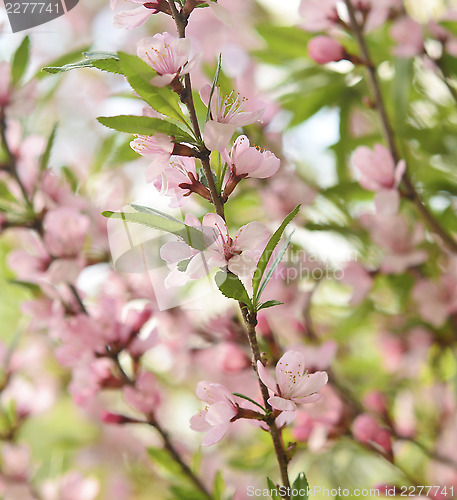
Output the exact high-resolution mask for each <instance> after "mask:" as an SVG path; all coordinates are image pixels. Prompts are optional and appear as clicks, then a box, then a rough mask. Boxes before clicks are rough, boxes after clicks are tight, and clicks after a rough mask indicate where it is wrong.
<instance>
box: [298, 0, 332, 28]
mask: <svg viewBox="0 0 457 500" xmlns="http://www.w3.org/2000/svg"><path fill="white" fill-rule="evenodd" d="M336 4H337V0H302V1H301V4H300V9H299V12H300V15H301V16H302V17H303V18H304V22H303V23H302V25H301V26H302V28H303V29H304V30H306V31H311V32H316V31H324V30H327V29H329V28H331V27H332V26H334V25H335V24H336V23H337V22H338V20H339V17H338V13H337V10H336Z"/></svg>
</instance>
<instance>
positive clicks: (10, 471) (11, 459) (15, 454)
mask: <svg viewBox="0 0 457 500" xmlns="http://www.w3.org/2000/svg"><path fill="white" fill-rule="evenodd" d="M1 456H2V471H1V475H2V476H6V478H7V479H9V480H13V481H15V482H26V481H27V480H28V479H29V478H30V476H31V474H32V470H31V460H30V459H31V453H30V448H29V447H28V446H26V445H17V444H13V443H8V442H6V443H4V444H3V446H2V451H1Z"/></svg>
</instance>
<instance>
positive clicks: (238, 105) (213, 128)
mask: <svg viewBox="0 0 457 500" xmlns="http://www.w3.org/2000/svg"><path fill="white" fill-rule="evenodd" d="M210 94H211V85H209V84H207V85H204V86H203V87H202V88H201V90H200V97H201V99H202V101H203V103H204V104H205V106H209V107H210V111H211V120H209V121H208V122H206V125H205V130H204V133H203V140H204V142H205V146H206V147H207V148H208V149H209V150H210V151H214V150H216V151H220V152H222V151H224V149H225V148H226V147H227V144H228V143H229V141H230V139H231V137H232V135H233V134H234V132H235V130H236V128H237V127H242V126H244V125H249V124H250V123H254V122H255V121H257V120H258V119H259V118H260V117H261V116H262V114H263V112H264V110H263V109H260V110H257V111H245V107H246V104H247V99H246V98H245V97H240V95H235V94H234V93H233V92H232V93H231V94H230V95H223V94H222V93H221V90H220V88H219V87H216V88H215V89H214V93H213V96H212V97H211V104H210V103H209V98H210Z"/></svg>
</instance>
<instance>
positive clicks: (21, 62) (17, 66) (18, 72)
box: [11, 36, 30, 85]
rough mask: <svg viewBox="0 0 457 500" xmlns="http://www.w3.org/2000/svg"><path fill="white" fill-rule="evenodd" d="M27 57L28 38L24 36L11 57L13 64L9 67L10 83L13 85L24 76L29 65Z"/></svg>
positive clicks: (28, 54)
mask: <svg viewBox="0 0 457 500" xmlns="http://www.w3.org/2000/svg"><path fill="white" fill-rule="evenodd" d="M29 56H30V38H29V37H28V36H26V37H25V38H24V40H23V41H22V43H21V45H19V47H18V49H17V50H16V52H15V54H14V56H13V62H12V65H11V83H12V84H13V85H17V84H18V83H19V82H20V81H21V79H22V77H23V76H24V73H25V70H26V69H27V65H28V63H29Z"/></svg>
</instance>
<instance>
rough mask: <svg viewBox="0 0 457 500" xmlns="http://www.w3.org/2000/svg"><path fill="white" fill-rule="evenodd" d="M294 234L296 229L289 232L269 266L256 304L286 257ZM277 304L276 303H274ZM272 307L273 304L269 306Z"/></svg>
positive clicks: (255, 301) (256, 298)
mask: <svg viewBox="0 0 457 500" xmlns="http://www.w3.org/2000/svg"><path fill="white" fill-rule="evenodd" d="M293 234H294V231H292V232H291V233H290V234H289V237H288V238H287V240H286V243H285V244H284V246H283V247H282V249H281V250H280V252H279V253H278V255H277V256H276V257H275V260H274V261H273V263H272V264H271V266H270V267H269V268H268V271H267V272H266V274H265V276H264V278H263V280H262V283H261V284H260V287H259V291H258V293H257V295H256V296H255V299H254V304H257V303H258V302H259V299H260V296H261V295H262V293H263V291H264V290H265V287H266V286H267V284H268V282H269V281H270V279H271V277H272V276H273V273H274V272H275V271H276V268H277V267H278V266H279V263H280V262H281V260H282V258H283V257H284V254H285V253H286V250H287V249H288V248H289V245H290V240H291V239H292V235H293ZM274 305H275V304H274ZM268 307H271V306H268Z"/></svg>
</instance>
